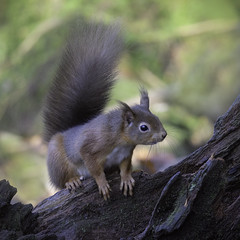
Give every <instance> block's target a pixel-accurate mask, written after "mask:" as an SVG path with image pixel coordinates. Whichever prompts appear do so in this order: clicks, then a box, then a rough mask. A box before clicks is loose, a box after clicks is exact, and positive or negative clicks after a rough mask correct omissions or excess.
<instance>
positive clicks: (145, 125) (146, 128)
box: [139, 123, 149, 132]
mask: <svg viewBox="0 0 240 240" xmlns="http://www.w3.org/2000/svg"><path fill="white" fill-rule="evenodd" d="M139 129H140V131H141V132H148V131H149V127H148V125H147V124H145V123H142V124H140V125H139Z"/></svg>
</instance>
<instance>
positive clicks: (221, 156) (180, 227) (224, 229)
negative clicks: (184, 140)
mask: <svg viewBox="0 0 240 240" xmlns="http://www.w3.org/2000/svg"><path fill="white" fill-rule="evenodd" d="M133 177H134V179H135V181H136V186H135V188H134V195H133V197H124V196H123V194H122V193H120V190H119V185H120V178H119V174H117V173H113V174H111V175H109V176H107V178H108V180H109V183H110V185H111V188H112V192H111V199H110V200H109V201H104V200H103V198H102V197H100V196H99V194H98V190H97V185H96V184H95V182H94V180H93V179H92V178H90V179H87V180H85V181H84V183H83V187H82V188H81V189H80V190H78V191H77V192H73V193H69V192H68V191H67V190H62V191H59V192H58V193H56V194H55V195H54V196H51V197H49V198H47V199H45V200H44V201H42V202H41V203H39V204H38V205H37V206H36V207H35V208H34V210H33V213H34V214H35V215H34V216H35V217H36V220H35V221H37V225H36V226H34V227H33V228H32V231H30V232H31V235H29V231H28V233H27V234H28V235H26V236H25V238H24V239H28V238H27V237H32V238H31V239H71V240H74V239H139V240H140V239H167V240H170V239H174V240H176V239H189V240H190V239H191V240H192V239H204V240H205V239H224V240H225V239H231V240H232V239H233V240H234V239H240V212H239V209H240V194H239V193H240V189H239V186H240V95H239V96H238V98H237V99H236V101H235V102H234V103H233V104H232V106H231V107H230V109H229V110H228V112H227V113H225V114H224V115H223V116H221V117H219V119H218V120H217V122H216V124H215V128H214V134H213V137H212V138H211V139H210V140H209V142H208V143H206V145H204V146H202V147H201V148H199V149H198V150H196V151H195V152H194V153H192V154H191V155H189V156H188V157H186V158H185V159H184V160H183V161H181V162H180V163H179V164H177V165H175V166H172V167H169V168H168V169H166V170H165V171H164V172H159V173H156V174H155V175H152V176H150V175H148V174H146V173H144V172H135V173H133ZM36 214H37V215H36ZM24 234H25V232H24V231H23V235H24ZM29 239H30V238H29Z"/></svg>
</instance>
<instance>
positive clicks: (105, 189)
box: [98, 181, 112, 200]
mask: <svg viewBox="0 0 240 240" xmlns="http://www.w3.org/2000/svg"><path fill="white" fill-rule="evenodd" d="M98 190H99V194H102V195H103V198H104V200H108V199H109V198H110V195H109V192H110V191H112V190H111V188H110V186H109V184H108V182H107V181H106V183H103V184H98Z"/></svg>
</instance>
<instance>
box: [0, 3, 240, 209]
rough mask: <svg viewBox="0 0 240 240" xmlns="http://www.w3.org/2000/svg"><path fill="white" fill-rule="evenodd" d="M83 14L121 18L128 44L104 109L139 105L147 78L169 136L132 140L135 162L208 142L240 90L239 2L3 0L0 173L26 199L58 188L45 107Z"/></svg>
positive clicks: (166, 160)
mask: <svg viewBox="0 0 240 240" xmlns="http://www.w3.org/2000/svg"><path fill="white" fill-rule="evenodd" d="M79 18H80V19H81V18H82V19H85V20H90V19H94V20H96V21H97V20H101V21H104V22H106V23H111V22H113V21H114V20H116V19H118V20H120V22H121V23H122V25H123V28H124V32H125V40H126V43H127V45H128V49H127V51H126V52H125V54H124V56H123V58H122V61H121V63H120V66H119V76H118V78H119V81H118V83H117V86H116V87H115V88H114V91H113V94H112V99H113V100H112V101H111V103H110V105H109V108H111V107H113V106H114V105H116V100H117V99H118V100H122V101H126V102H127V103H129V104H132V103H137V102H138V101H139V96H138V88H139V84H141V85H144V86H145V87H146V88H147V89H148V90H149V95H150V101H151V103H150V104H151V110H152V112H154V113H155V114H156V115H158V116H159V118H160V119H161V121H162V122H163V124H164V126H165V128H166V129H167V131H168V137H167V139H166V141H165V142H163V143H161V144H158V145H157V146H153V147H151V148H150V147H149V146H148V147H137V149H136V151H135V153H134V157H133V163H134V168H135V169H139V168H141V169H144V170H145V171H147V172H149V173H154V172H156V171H162V170H163V169H164V168H166V167H167V166H170V165H172V164H175V163H177V162H178V161H180V160H181V159H183V158H184V157H185V156H186V155H188V154H189V153H191V152H193V151H194V150H195V149H197V148H198V147H199V146H201V145H204V144H205V143H206V142H207V141H208V140H209V139H210V137H211V136H212V133H213V126H214V122H215V121H216V119H217V118H218V116H220V115H221V114H223V113H224V112H225V111H226V110H227V109H228V108H229V106H230V105H231V103H232V102H233V101H234V99H235V98H236V97H237V95H238V94H239V93H240V91H239V90H240V79H239V76H240V1H238V0H209V1H199V0H172V1H168V0H131V1H130V0H115V1H110V0H93V1H88V0H42V1H38V0H21V1H15V0H0V179H3V178H6V179H7V180H9V181H10V184H12V185H13V186H15V187H17V189H18V193H17V198H18V200H20V201H22V202H26V203H28V202H31V203H32V204H36V203H38V202H39V201H40V200H42V199H43V198H45V197H47V196H49V195H50V194H52V193H53V191H54V189H53V188H52V187H51V186H50V185H49V181H48V175H47V169H46V163H45V161H46V151H47V147H46V146H45V145H44V144H43V143H42V139H41V132H42V119H41V108H42V103H43V100H44V97H45V95H46V92H47V89H48V87H49V85H50V83H51V80H52V78H53V77H54V74H55V71H56V67H57V65H58V62H59V60H60V58H61V51H62V49H63V47H64V44H65V41H66V36H67V34H68V32H69V30H70V29H71V26H72V24H73V23H74V22H75V21H76V19H79Z"/></svg>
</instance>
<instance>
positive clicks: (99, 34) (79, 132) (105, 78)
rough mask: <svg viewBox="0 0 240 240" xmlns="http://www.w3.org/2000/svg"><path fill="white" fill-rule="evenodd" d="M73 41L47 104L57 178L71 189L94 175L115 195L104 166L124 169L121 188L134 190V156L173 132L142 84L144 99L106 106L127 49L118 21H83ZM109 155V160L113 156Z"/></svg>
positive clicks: (50, 160) (50, 157) (51, 164)
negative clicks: (140, 147) (153, 107)
mask: <svg viewBox="0 0 240 240" xmlns="http://www.w3.org/2000/svg"><path fill="white" fill-rule="evenodd" d="M74 31H75V32H74V33H73V35H72V36H71V38H70V40H69V41H68V42H67V45H66V48H65V51H64V53H63V57H62V60H61V62H60V64H59V67H58V70H57V74H56V76H55V78H54V81H53V83H52V85H51V86H50V89H49V92H48V94H47V96H46V100H45V103H44V109H43V123H44V140H45V141H46V142H47V143H48V154H47V166H48V173H49V176H50V181H51V183H52V184H53V185H54V186H55V187H57V188H60V189H63V188H67V189H69V190H70V191H71V190H76V189H77V188H79V187H80V186H81V180H82V179H83V178H84V177H86V176H89V175H90V176H92V177H93V178H94V179H95V181H96V183H97V186H98V189H99V193H100V194H102V195H103V198H104V199H105V200H107V199H109V198H110V191H111V188H110V186H109V184H108V182H107V180H106V176H105V172H104V166H105V162H106V161H109V162H110V163H111V164H112V163H115V164H116V163H117V164H118V165H119V169H120V176H121V183H120V190H121V191H123V194H124V195H125V196H127V195H128V194H129V195H131V196H132V195H133V187H134V184H135V181H134V179H133V178H132V175H131V173H132V164H131V157H132V154H133V150H134V148H135V146H136V145H138V144H144V145H152V144H156V143H158V142H161V141H163V140H164V138H165V137H166V135H167V132H166V131H165V129H164V127H163V125H162V123H161V122H160V120H159V118H158V117H157V116H155V115H154V114H153V113H151V112H150V110H149V97H148V93H147V91H146V90H144V89H141V90H140V94H141V99H140V104H138V105H135V106H132V107H130V106H129V105H127V104H126V103H123V102H119V106H118V107H117V108H116V109H114V110H111V111H109V112H107V113H103V110H104V108H105V106H106V104H107V103H108V101H109V98H110V92H111V89H112V87H113V86H114V84H115V82H116V67H117V64H118V61H119V59H120V57H121V54H122V52H123V37H122V34H121V28H120V27H119V25H117V24H111V25H105V24H103V23H97V24H95V23H82V24H80V25H79V26H78V28H77V29H75V30H74ZM107 159H108V160H107Z"/></svg>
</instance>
